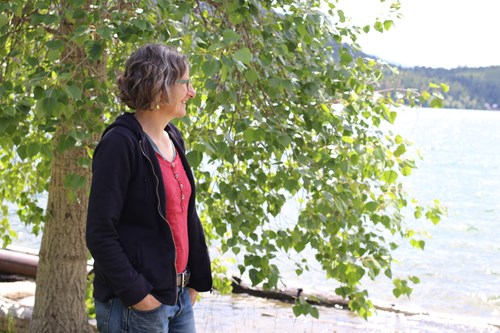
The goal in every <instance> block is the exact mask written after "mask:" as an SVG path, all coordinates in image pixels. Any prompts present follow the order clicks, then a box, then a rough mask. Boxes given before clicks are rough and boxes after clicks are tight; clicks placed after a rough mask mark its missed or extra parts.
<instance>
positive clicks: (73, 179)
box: [64, 174, 85, 190]
mask: <svg viewBox="0 0 500 333" xmlns="http://www.w3.org/2000/svg"><path fill="white" fill-rule="evenodd" d="M64 186H65V187H66V188H69V189H73V190H77V189H79V188H82V187H84V186H85V176H80V175H74V174H69V175H66V176H65V177H64Z"/></svg>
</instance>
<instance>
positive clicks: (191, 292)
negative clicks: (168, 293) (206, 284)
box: [187, 287, 198, 305]
mask: <svg viewBox="0 0 500 333" xmlns="http://www.w3.org/2000/svg"><path fill="white" fill-rule="evenodd" d="M187 289H188V290H189V297H191V304H192V305H194V303H196V298H197V297H198V292H197V291H196V290H194V289H193V288H189V287H188V288H187Z"/></svg>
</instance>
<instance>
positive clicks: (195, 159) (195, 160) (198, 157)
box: [186, 150, 203, 169]
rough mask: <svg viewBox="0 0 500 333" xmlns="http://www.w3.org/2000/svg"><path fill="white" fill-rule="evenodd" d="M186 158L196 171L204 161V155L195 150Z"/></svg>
mask: <svg viewBox="0 0 500 333" xmlns="http://www.w3.org/2000/svg"><path fill="white" fill-rule="evenodd" d="M186 158H187V159H188V161H189V164H190V165H191V167H192V168H193V169H196V168H198V166H199V165H200V164H201V162H202V161H203V153H202V152H200V151H196V150H193V151H190V152H189V153H187V154H186Z"/></svg>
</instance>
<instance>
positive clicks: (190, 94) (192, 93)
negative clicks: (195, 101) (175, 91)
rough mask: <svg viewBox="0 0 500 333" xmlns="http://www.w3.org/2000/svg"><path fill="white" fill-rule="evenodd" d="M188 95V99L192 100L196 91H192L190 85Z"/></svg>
mask: <svg viewBox="0 0 500 333" xmlns="http://www.w3.org/2000/svg"><path fill="white" fill-rule="evenodd" d="M188 95H189V98H193V97H194V96H196V90H194V88H193V86H192V85H191V83H190V84H189V85H188Z"/></svg>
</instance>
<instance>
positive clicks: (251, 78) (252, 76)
mask: <svg viewBox="0 0 500 333" xmlns="http://www.w3.org/2000/svg"><path fill="white" fill-rule="evenodd" d="M245 78H246V79H247V80H248V83H250V84H253V83H254V82H255V81H257V80H258V79H259V74H258V73H257V72H256V71H254V70H253V69H249V70H247V71H245Z"/></svg>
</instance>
